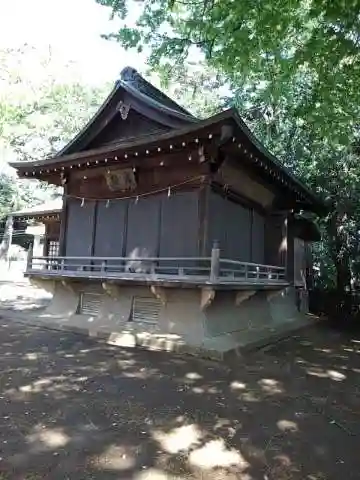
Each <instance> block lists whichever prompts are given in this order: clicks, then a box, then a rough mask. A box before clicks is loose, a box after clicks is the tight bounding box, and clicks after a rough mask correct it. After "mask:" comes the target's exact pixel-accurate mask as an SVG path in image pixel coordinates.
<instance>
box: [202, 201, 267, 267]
mask: <svg viewBox="0 0 360 480" xmlns="http://www.w3.org/2000/svg"><path fill="white" fill-rule="evenodd" d="M207 215H208V219H207V224H208V229H207V252H208V254H209V253H210V251H211V247H212V244H213V242H214V240H218V241H219V242H220V249H221V256H223V257H225V258H229V259H233V260H240V261H243V262H255V263H264V226H265V219H264V217H263V216H262V215H261V214H260V213H258V212H257V211H256V210H254V209H252V208H248V207H245V206H243V205H240V204H239V203H235V202H233V201H231V200H229V199H225V198H223V197H222V196H221V195H219V194H217V193H215V192H210V195H209V208H208V213H207Z"/></svg>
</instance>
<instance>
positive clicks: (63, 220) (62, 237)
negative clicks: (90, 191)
mask: <svg viewBox="0 0 360 480" xmlns="http://www.w3.org/2000/svg"><path fill="white" fill-rule="evenodd" d="M67 191H68V189H67V185H64V195H63V205H62V210H61V213H60V234H59V256H60V257H64V256H65V255H66V228H67V211H68V198H67Z"/></svg>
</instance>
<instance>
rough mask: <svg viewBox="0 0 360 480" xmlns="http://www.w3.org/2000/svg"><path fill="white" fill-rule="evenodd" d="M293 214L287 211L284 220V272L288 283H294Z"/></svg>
mask: <svg viewBox="0 0 360 480" xmlns="http://www.w3.org/2000/svg"><path fill="white" fill-rule="evenodd" d="M292 220H293V214H292V213H288V215H287V217H286V219H285V222H284V238H286V261H285V274H286V279H287V281H288V282H289V283H291V284H293V283H294V273H295V265H294V263H295V256H294V232H293V228H292V227H293V222H292Z"/></svg>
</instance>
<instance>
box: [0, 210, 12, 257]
mask: <svg viewBox="0 0 360 480" xmlns="http://www.w3.org/2000/svg"><path fill="white" fill-rule="evenodd" d="M12 234H13V217H12V216H11V215H9V216H8V218H7V219H6V224H5V230H4V236H3V239H2V242H1V244H0V260H7V259H8V255H9V248H10V245H11V242H12Z"/></svg>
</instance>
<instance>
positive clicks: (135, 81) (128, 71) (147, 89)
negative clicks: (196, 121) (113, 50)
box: [117, 66, 195, 118]
mask: <svg viewBox="0 0 360 480" xmlns="http://www.w3.org/2000/svg"><path fill="white" fill-rule="evenodd" d="M118 82H119V83H120V84H121V83H125V84H127V85H129V86H130V87H132V88H134V89H136V90H138V91H139V92H140V93H142V94H143V95H146V96H147V97H149V98H151V99H152V100H155V101H156V102H158V103H160V104H163V105H165V106H166V107H168V108H171V109H173V110H175V111H177V112H180V113H182V114H185V115H188V116H190V117H193V118H195V117H194V115H193V114H192V113H191V112H189V111H188V110H186V109H185V108H184V107H182V106H181V105H179V104H178V103H177V102H175V101H174V100H172V99H171V98H170V97H169V96H168V95H166V94H165V93H164V92H162V91H161V90H160V89H159V88H157V87H155V86H154V85H153V84H152V83H150V82H148V81H147V80H146V79H145V78H144V77H143V76H142V75H141V74H140V73H139V72H138V71H137V70H136V69H135V68H133V67H130V66H127V67H124V68H123V69H122V70H121V72H120V79H119V80H118V81H117V84H118Z"/></svg>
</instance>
